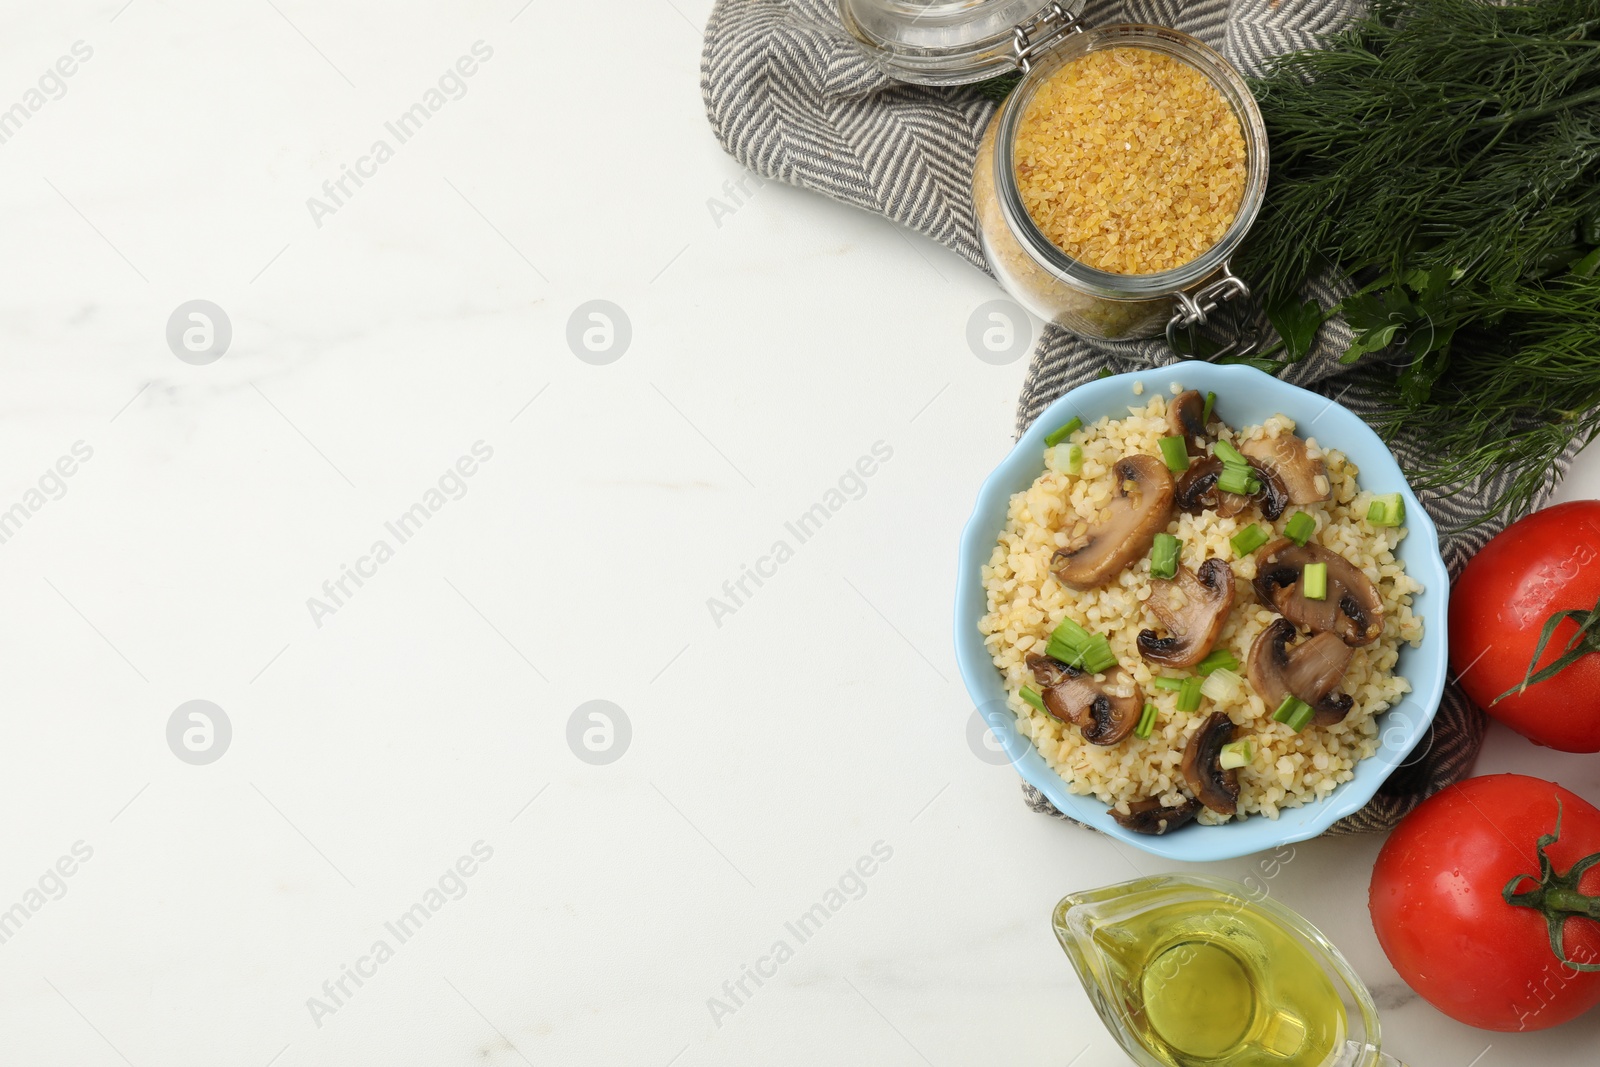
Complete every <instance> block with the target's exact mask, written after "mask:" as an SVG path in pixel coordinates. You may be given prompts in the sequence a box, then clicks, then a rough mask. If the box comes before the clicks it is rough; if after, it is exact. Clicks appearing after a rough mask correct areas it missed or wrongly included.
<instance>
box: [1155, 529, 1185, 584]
mask: <svg viewBox="0 0 1600 1067" xmlns="http://www.w3.org/2000/svg"><path fill="white" fill-rule="evenodd" d="M1182 550H1183V542H1182V541H1179V540H1178V539H1177V538H1176V537H1173V536H1172V535H1171V534H1169V533H1158V534H1156V539H1155V541H1154V542H1153V543H1152V544H1151V546H1150V577H1152V578H1174V577H1176V576H1177V574H1178V554H1179V553H1180V552H1181V551H1182Z"/></svg>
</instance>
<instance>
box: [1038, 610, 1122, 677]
mask: <svg viewBox="0 0 1600 1067" xmlns="http://www.w3.org/2000/svg"><path fill="white" fill-rule="evenodd" d="M1044 651H1045V655H1047V656H1049V657H1050V658H1051V659H1055V660H1060V661H1061V662H1062V663H1065V664H1067V665H1068V666H1070V667H1076V668H1078V669H1079V670H1084V671H1088V672H1089V673H1090V674H1101V673H1103V672H1105V671H1108V670H1110V669H1111V668H1112V667H1115V666H1116V665H1117V657H1116V654H1115V653H1113V652H1112V651H1111V642H1110V641H1109V640H1108V639H1107V638H1106V636H1105V634H1091V633H1090V632H1089V631H1088V630H1085V629H1084V628H1083V627H1082V626H1079V625H1078V624H1077V623H1075V622H1073V621H1072V620H1071V619H1062V620H1061V622H1060V624H1059V625H1057V626H1056V628H1055V631H1054V632H1053V633H1051V635H1050V642H1049V644H1047V645H1046V646H1045V650H1044Z"/></svg>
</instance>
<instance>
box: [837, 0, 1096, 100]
mask: <svg viewBox="0 0 1600 1067" xmlns="http://www.w3.org/2000/svg"><path fill="white" fill-rule="evenodd" d="M1084 2H1085V0H839V14H840V15H841V16H842V17H843V19H844V25H845V29H846V30H848V31H849V32H850V35H851V36H852V37H854V38H855V39H856V40H857V41H858V42H859V43H860V44H861V46H862V47H863V48H864V49H866V51H867V54H868V55H869V56H871V57H872V60H873V62H875V63H876V64H877V65H878V66H879V67H881V68H882V69H883V70H884V71H885V72H887V73H888V74H889V75H890V77H893V78H895V79H896V80H897V81H906V82H915V83H917V84H919V85H962V84H965V83H967V82H975V81H983V80H984V79H985V78H993V77H995V76H997V75H1000V74H1005V73H1007V72H1008V71H1014V70H1018V69H1022V70H1026V69H1027V67H1028V61H1029V57H1030V56H1032V55H1034V54H1035V53H1037V52H1039V51H1040V50H1041V49H1043V48H1047V47H1049V46H1050V45H1052V44H1054V43H1055V42H1056V41H1058V40H1060V39H1061V38H1062V37H1064V36H1066V35H1067V34H1069V33H1072V32H1073V31H1074V30H1076V29H1077V28H1078V13H1079V12H1080V11H1082V10H1083V5H1084Z"/></svg>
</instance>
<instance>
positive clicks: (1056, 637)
mask: <svg viewBox="0 0 1600 1067" xmlns="http://www.w3.org/2000/svg"><path fill="white" fill-rule="evenodd" d="M1050 639H1051V640H1052V641H1060V642H1061V643H1062V644H1064V645H1070V646H1071V647H1073V648H1078V647H1081V646H1082V645H1085V644H1087V643H1088V642H1089V631H1088V630H1085V629H1084V628H1083V627H1082V626H1079V625H1078V624H1077V623H1075V622H1073V621H1072V620H1071V619H1066V618H1064V619H1062V620H1061V622H1060V623H1058V624H1057V625H1056V628H1055V629H1054V630H1053V631H1051V633H1050Z"/></svg>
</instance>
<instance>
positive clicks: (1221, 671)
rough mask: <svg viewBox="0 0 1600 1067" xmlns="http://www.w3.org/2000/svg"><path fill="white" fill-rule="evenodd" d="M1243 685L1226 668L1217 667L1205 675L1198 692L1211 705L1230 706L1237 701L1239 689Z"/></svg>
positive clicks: (1239, 679)
mask: <svg viewBox="0 0 1600 1067" xmlns="http://www.w3.org/2000/svg"><path fill="white" fill-rule="evenodd" d="M1243 684H1244V679H1243V678H1240V677H1239V676H1238V675H1237V674H1235V673H1233V671H1231V670H1229V669H1228V668H1226V667H1218V668H1217V669H1216V670H1214V671H1212V672H1211V673H1210V674H1208V675H1206V680H1205V681H1204V682H1202V683H1201V684H1200V692H1201V693H1203V694H1204V695H1205V698H1206V699H1207V700H1209V701H1211V702H1212V703H1213V704H1232V703H1233V702H1234V701H1236V700H1238V699H1239V692H1240V690H1239V687H1240V686H1241V685H1243Z"/></svg>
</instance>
